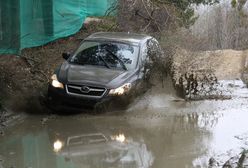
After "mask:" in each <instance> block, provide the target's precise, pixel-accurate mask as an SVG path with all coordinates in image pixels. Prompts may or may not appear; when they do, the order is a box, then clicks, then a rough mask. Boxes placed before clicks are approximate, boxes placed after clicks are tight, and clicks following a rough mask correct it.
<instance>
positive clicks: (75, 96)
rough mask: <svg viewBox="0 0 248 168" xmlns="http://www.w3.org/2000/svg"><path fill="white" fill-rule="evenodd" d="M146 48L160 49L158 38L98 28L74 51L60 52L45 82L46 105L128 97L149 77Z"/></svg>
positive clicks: (96, 102) (84, 104)
mask: <svg viewBox="0 0 248 168" xmlns="http://www.w3.org/2000/svg"><path fill="white" fill-rule="evenodd" d="M150 48H153V49H154V48H156V49H155V52H161V49H160V46H159V43H158V41H157V40H156V39H155V38H153V37H152V36H149V35H144V34H136V33H129V32H127V33H126V32H98V33H94V34H92V35H90V36H88V37H87V38H85V39H84V40H83V41H82V42H81V44H80V45H79V47H78V48H77V49H76V50H75V51H74V52H72V53H63V54H62V57H63V58H64V59H65V61H64V62H63V63H62V64H61V65H60V66H59V67H58V68H57V69H56V70H55V72H54V74H53V75H52V77H51V82H50V83H49V86H48V94H47V95H48V96H47V98H48V102H49V106H50V107H53V108H55V109H63V108H67V107H69V108H76V109H82V108H84V107H96V106H97V105H99V104H104V103H107V102H117V104H118V103H119V102H121V100H130V99H129V97H128V96H130V95H133V94H132V93H134V92H135V93H137V91H138V90H139V89H140V87H139V86H141V83H142V82H144V79H146V78H149V75H150V66H151V64H152V63H151V62H152V60H151V59H150V58H149V56H148V55H149V52H150V51H149V49H150ZM155 55H156V54H155ZM141 90H142V89H141ZM143 90H144V88H143Z"/></svg>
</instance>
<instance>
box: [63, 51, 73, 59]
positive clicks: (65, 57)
mask: <svg viewBox="0 0 248 168" xmlns="http://www.w3.org/2000/svg"><path fill="white" fill-rule="evenodd" d="M70 56H71V53H69V52H66V53H62V57H63V58H64V59H65V60H68V58H69V57H70Z"/></svg>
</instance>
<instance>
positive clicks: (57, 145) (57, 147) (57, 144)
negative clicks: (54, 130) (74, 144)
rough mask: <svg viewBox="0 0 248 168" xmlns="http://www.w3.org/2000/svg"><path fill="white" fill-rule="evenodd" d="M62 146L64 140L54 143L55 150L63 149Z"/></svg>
mask: <svg viewBox="0 0 248 168" xmlns="http://www.w3.org/2000/svg"><path fill="white" fill-rule="evenodd" d="M62 146H63V144H62V142H61V141H60V140H57V141H55V142H54V143H53V150H54V151H55V152H59V151H60V150H61V148H62Z"/></svg>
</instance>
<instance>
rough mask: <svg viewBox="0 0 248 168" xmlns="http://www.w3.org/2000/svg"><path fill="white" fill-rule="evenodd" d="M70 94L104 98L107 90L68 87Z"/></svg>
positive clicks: (88, 87) (75, 86)
mask: <svg viewBox="0 0 248 168" xmlns="http://www.w3.org/2000/svg"><path fill="white" fill-rule="evenodd" d="M66 90H67V93H68V94H71V95H78V96H84V97H98V98H100V97H102V96H103V95H104V94H105V92H106V89H105V88H101V87H92V86H87V85H66Z"/></svg>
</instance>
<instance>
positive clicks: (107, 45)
mask: <svg viewBox="0 0 248 168" xmlns="http://www.w3.org/2000/svg"><path fill="white" fill-rule="evenodd" d="M138 53H139V47H138V46H134V45H131V44H124V43H117V42H96V41H85V42H83V43H82V44H81V46H80V47H79V48H78V49H77V50H76V52H75V53H74V55H73V56H72V58H71V59H70V62H71V63H75V64H80V65H95V66H103V67H107V68H111V69H123V70H132V69H134V68H135V67H136V64H137V60H138Z"/></svg>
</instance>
